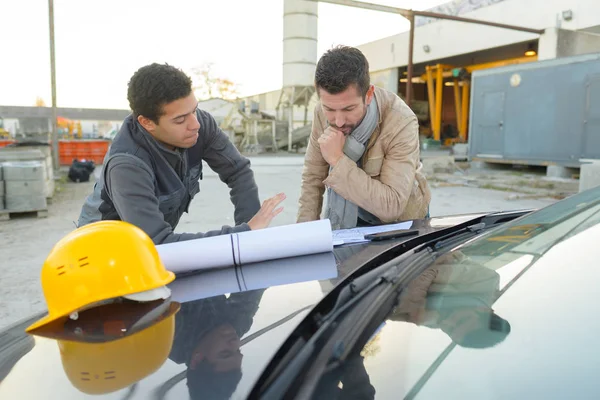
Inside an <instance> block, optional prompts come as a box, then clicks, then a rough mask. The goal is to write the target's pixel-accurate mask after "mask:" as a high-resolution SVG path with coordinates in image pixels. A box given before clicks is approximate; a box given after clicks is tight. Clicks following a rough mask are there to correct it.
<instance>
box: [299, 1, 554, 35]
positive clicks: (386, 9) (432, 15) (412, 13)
mask: <svg viewBox="0 0 600 400" xmlns="http://www.w3.org/2000/svg"><path fill="white" fill-rule="evenodd" d="M308 1H315V2H319V1H320V2H322V3H331V4H337V5H341V6H349V7H356V8H363V9H366V10H374V11H382V12H388V13H392V14H400V15H402V16H403V17H404V18H406V19H410V18H411V17H414V16H417V17H427V18H437V19H447V20H451V21H458V22H467V23H472V24H480V25H488V26H494V27H497V28H504V29H511V30H515V31H522V32H529V33H536V34H538V35H541V34H543V33H544V30H543V29H532V28H526V27H523V26H518V25H508V24H501V23H498V22H489V21H482V20H478V19H472V18H464V17H458V16H454V15H447V14H440V13H434V12H430V11H414V10H408V9H406V8H398V7H390V6H383V5H380V4H373V3H365V2H362V1H355V0H308Z"/></svg>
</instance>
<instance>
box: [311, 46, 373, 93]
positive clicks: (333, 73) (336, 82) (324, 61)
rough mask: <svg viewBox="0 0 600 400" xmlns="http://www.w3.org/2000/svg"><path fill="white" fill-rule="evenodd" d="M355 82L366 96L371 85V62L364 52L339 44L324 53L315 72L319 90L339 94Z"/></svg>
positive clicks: (316, 85)
mask: <svg viewBox="0 0 600 400" xmlns="http://www.w3.org/2000/svg"><path fill="white" fill-rule="evenodd" d="M353 84H354V85H356V86H357V87H358V91H359V93H360V94H361V95H362V96H363V98H364V97H365V95H366V94H367V91H368V90H369V86H370V85H371V81H370V77H369V62H368V61H367V59H366V57H365V56H364V54H363V53H361V51H360V50H358V49H356V48H354V47H348V46H337V47H334V48H333V49H330V50H328V51H327V52H326V53H325V54H323V56H322V57H321V59H320V60H319V62H318V63H317V70H316V72H315V87H316V89H317V91H318V90H319V88H321V89H323V90H325V91H326V92H327V93H331V94H338V93H341V92H343V91H344V90H346V89H348V87H349V86H350V85H353Z"/></svg>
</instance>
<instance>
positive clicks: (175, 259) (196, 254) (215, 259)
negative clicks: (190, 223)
mask: <svg viewBox="0 0 600 400" xmlns="http://www.w3.org/2000/svg"><path fill="white" fill-rule="evenodd" d="M156 250H157V251H158V254H159V256H160V258H161V261H162V262H163V264H164V265H165V268H166V269H167V270H169V271H171V272H174V273H175V274H185V273H190V272H194V271H199V270H206V269H218V268H228V267H239V266H241V265H245V264H251V263H256V262H262V261H269V260H278V259H284V258H288V257H297V256H305V255H310V254H318V253H325V252H330V251H332V250H333V243H332V235H331V224H330V222H329V220H317V221H310V222H303V223H298V224H291V225H282V226H275V227H270V228H265V229H259V230H253V231H245V232H239V233H230V234H227V235H217V236H210V237H204V238H199V239H192V240H185V241H181V242H173V243H164V244H159V245H157V246H156Z"/></svg>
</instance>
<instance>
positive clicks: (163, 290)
mask: <svg viewBox="0 0 600 400" xmlns="http://www.w3.org/2000/svg"><path fill="white" fill-rule="evenodd" d="M167 272H168V273H169V274H170V275H171V276H170V277H169V278H171V277H172V278H174V277H175V275H174V274H173V273H172V272H170V271H167ZM172 280H173V279H170V280H169V282H171V281H172ZM165 283H168V282H165ZM170 294H171V291H170V289H169V288H168V287H166V286H159V287H158V288H154V289H150V290H147V291H145V292H140V293H134V294H127V295H125V294H124V295H121V296H119V297H124V298H127V299H129V300H135V301H153V300H158V299H164V298H165V297H164V296H165V295H167V297H169V296H170ZM136 297H137V298H136ZM76 311H78V310H71V312H76ZM68 315H69V314H67V315H47V316H45V317H44V318H41V319H39V320H38V321H36V322H34V323H33V324H31V325H29V326H28V327H27V328H25V332H26V333H33V332H32V331H34V330H36V329H38V328H40V327H42V326H45V325H47V324H50V323H52V322H55V321H57V320H59V319H61V318H64V317H68Z"/></svg>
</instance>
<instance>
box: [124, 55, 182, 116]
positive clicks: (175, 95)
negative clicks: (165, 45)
mask: <svg viewBox="0 0 600 400" xmlns="http://www.w3.org/2000/svg"><path fill="white" fill-rule="evenodd" d="M190 93H192V80H191V79H190V77H189V76H187V75H186V74H185V73H184V72H183V71H181V70H180V69H178V68H175V67H173V66H171V65H168V64H157V63H153V64H150V65H146V66H144V67H142V68H140V69H138V70H137V71H135V73H134V74H133V76H132V77H131V79H130V80H129V84H128V89H127V100H129V107H131V111H133V115H134V116H135V117H136V118H137V117H138V116H139V115H143V116H144V117H146V118H149V119H150V120H152V121H154V122H155V123H158V119H159V118H160V117H161V116H162V115H163V110H162V107H163V106H164V105H165V104H167V103H170V102H172V101H175V100H178V99H181V98H183V97H186V96H189V95H190Z"/></svg>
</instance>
